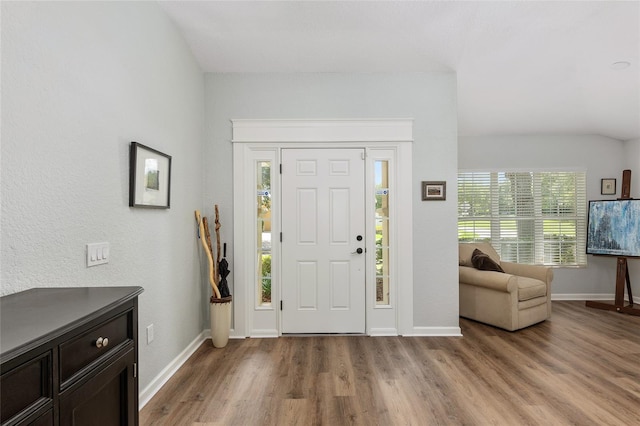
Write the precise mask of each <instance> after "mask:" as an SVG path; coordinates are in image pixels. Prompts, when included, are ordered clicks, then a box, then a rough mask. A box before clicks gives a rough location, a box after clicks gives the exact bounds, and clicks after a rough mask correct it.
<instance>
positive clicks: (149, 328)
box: [147, 324, 153, 345]
mask: <svg viewBox="0 0 640 426" xmlns="http://www.w3.org/2000/svg"><path fill="white" fill-rule="evenodd" d="M151 342H153V324H151V325H149V326H147V345H148V344H149V343H151Z"/></svg>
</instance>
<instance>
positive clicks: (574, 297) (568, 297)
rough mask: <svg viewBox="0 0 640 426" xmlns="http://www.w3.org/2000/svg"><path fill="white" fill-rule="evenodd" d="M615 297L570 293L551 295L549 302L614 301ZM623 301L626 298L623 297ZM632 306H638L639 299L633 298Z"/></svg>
mask: <svg viewBox="0 0 640 426" xmlns="http://www.w3.org/2000/svg"><path fill="white" fill-rule="evenodd" d="M615 298H616V296H615V295H614V294H604V293H570V294H552V295H551V300H614V299H615ZM625 300H627V296H626V295H625ZM633 303H634V305H635V304H636V303H637V304H640V297H638V296H635V297H634V298H633Z"/></svg>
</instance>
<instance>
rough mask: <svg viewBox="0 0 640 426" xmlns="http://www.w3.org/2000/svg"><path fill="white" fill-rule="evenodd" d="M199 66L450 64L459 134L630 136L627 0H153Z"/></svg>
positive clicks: (633, 113) (631, 19)
mask: <svg viewBox="0 0 640 426" xmlns="http://www.w3.org/2000/svg"><path fill="white" fill-rule="evenodd" d="M160 4H161V6H162V8H163V9H164V10H165V11H166V12H167V13H168V15H169V16H170V18H171V19H172V20H173V21H174V22H175V23H176V25H177V26H178V28H179V29H180V31H181V32H182V33H183V35H184V37H185V39H186V41H187V43H188V44H189V46H190V47H191V50H192V51H193V54H194V55H195V57H196V59H197V60H198V62H199V64H200V66H201V67H202V69H203V70H204V71H205V72H247V73H253V72H256V73H258V72H259V73H264V72H285V73H291V72H367V73H371V72H383V73H389V72H424V71H429V72H455V73H456V74H457V81H458V123H459V124H458V126H459V133H460V135H473V136H479V135H505V134H600V135H604V136H608V137H611V138H614V139H619V140H628V139H635V138H640V2H639V1H627V2H618V1H588V2H576V1H568V2H564V1H524V2H521V1H507V2H481V1H470V2H440V1H417V2H409V1H377V2H369V1H266V2H265V1H257V2H254V1H195V2H192V1H163V2H160Z"/></svg>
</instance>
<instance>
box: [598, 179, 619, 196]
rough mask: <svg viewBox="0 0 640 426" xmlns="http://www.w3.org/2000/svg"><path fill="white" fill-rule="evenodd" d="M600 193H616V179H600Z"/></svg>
mask: <svg viewBox="0 0 640 426" xmlns="http://www.w3.org/2000/svg"><path fill="white" fill-rule="evenodd" d="M600 194H602V195H616V180H615V179H614V178H606V179H600Z"/></svg>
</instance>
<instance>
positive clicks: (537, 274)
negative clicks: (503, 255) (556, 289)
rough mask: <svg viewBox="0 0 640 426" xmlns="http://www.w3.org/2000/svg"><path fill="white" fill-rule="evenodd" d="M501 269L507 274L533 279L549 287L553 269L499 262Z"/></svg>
mask: <svg viewBox="0 0 640 426" xmlns="http://www.w3.org/2000/svg"><path fill="white" fill-rule="evenodd" d="M500 266H502V269H504V271H505V272H506V273H508V274H512V275H518V276H522V277H529V278H535V279H536V280H540V281H542V282H544V283H545V284H547V285H549V284H550V283H551V281H552V280H553V269H551V268H550V267H548V266H542V265H525V264H522V263H512V262H500Z"/></svg>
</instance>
